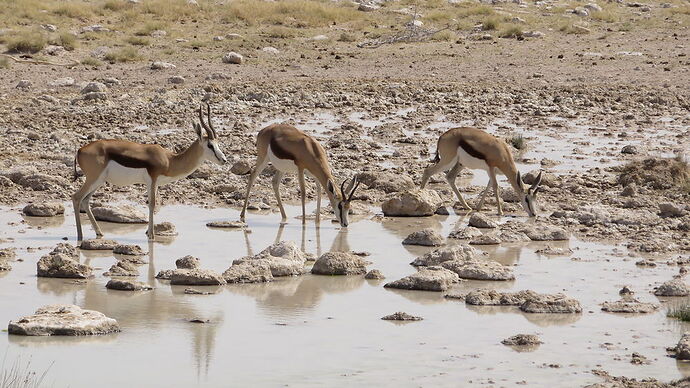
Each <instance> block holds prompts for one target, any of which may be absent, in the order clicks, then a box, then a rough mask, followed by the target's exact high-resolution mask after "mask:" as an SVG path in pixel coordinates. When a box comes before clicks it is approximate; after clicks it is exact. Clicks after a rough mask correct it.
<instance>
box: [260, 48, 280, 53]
mask: <svg viewBox="0 0 690 388" xmlns="http://www.w3.org/2000/svg"><path fill="white" fill-rule="evenodd" d="M261 51H263V52H265V53H269V54H274V55H275V54H280V50H278V49H277V48H275V47H264V48H262V49H261Z"/></svg>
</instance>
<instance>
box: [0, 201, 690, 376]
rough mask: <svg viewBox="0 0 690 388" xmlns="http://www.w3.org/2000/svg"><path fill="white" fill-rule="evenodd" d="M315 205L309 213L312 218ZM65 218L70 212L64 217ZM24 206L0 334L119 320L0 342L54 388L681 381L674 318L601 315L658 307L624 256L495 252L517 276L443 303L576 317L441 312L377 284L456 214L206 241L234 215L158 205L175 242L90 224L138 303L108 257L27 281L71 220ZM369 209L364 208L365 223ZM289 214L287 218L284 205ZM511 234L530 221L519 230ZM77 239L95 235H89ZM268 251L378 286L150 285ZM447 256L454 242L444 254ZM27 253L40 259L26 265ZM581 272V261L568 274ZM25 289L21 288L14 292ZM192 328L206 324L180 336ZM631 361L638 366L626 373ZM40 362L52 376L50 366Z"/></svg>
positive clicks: (16, 225)
mask: <svg viewBox="0 0 690 388" xmlns="http://www.w3.org/2000/svg"><path fill="white" fill-rule="evenodd" d="M313 207H314V204H313V203H312V204H310V208H311V209H313ZM68 208H69V207H68ZM19 209H20V208H11V209H10V208H2V209H0V214H1V223H2V227H1V228H0V238H8V237H12V238H14V241H11V242H9V243H4V244H1V245H0V247H8V246H14V247H17V248H18V256H19V257H20V258H21V259H23V261H22V262H14V263H13V267H14V269H13V270H12V271H11V272H9V273H7V274H5V275H4V276H2V277H1V278H0V322H3V324H4V323H6V322H8V321H9V320H12V319H17V318H19V317H21V316H24V315H28V314H31V313H32V312H33V311H34V310H35V309H36V308H38V307H40V306H43V305H46V304H51V303H73V304H77V305H79V306H81V307H83V308H86V309H94V310H98V311H101V312H103V313H105V314H106V315H108V316H110V317H113V318H115V319H117V320H118V321H119V323H120V325H121V328H122V332H121V333H119V334H116V335H107V336H98V337H88V338H87V337H80V338H75V337H62V338H59V337H22V336H14V335H7V334H6V333H5V335H0V349H6V350H5V351H4V352H3V353H5V354H6V356H5V357H6V359H7V360H15V359H16V358H17V357H21V359H22V360H27V359H30V360H31V367H32V368H33V369H34V370H36V371H38V372H39V373H40V372H42V371H43V370H45V369H48V368H50V369H49V371H48V374H47V378H46V382H48V383H49V384H53V385H52V386H55V387H62V386H70V387H93V386H94V384H95V382H98V384H99V385H106V386H115V385H123V384H131V383H132V382H134V381H136V384H137V385H140V386H168V387H182V386H190V385H192V386H208V387H217V386H229V385H232V386H279V385H280V386H282V385H287V386H345V385H352V384H361V383H367V384H380V385H386V386H388V385H398V386H426V385H438V386H466V385H492V386H514V385H515V383H518V382H526V383H527V384H528V385H531V386H581V385H583V384H586V383H591V382H596V381H598V378H597V377H595V376H594V375H593V374H592V373H591V372H590V371H591V370H593V369H603V370H606V371H608V372H610V373H612V374H614V375H625V376H629V377H638V378H642V377H654V378H657V379H662V380H670V379H675V378H680V377H682V376H687V375H690V368H688V367H687V366H686V364H682V363H677V362H676V361H675V360H674V359H672V358H669V357H667V356H666V351H665V348H666V347H668V346H672V345H674V344H675V343H676V342H677V341H678V339H679V338H680V335H681V333H682V332H683V331H684V330H687V329H690V325H688V324H683V323H680V322H678V321H676V320H672V319H669V318H667V317H666V316H665V314H666V310H667V307H668V306H670V305H671V304H678V303H682V302H687V300H685V299H684V298H683V300H681V299H678V298H676V299H673V300H669V301H668V302H666V303H664V304H662V308H661V309H660V310H659V311H658V312H657V313H654V314H648V315H622V314H609V313H604V312H602V311H600V303H602V302H604V301H607V300H617V299H618V290H619V289H620V288H621V287H622V286H623V285H626V284H627V285H631V286H632V288H633V289H634V290H635V291H636V292H637V294H636V296H637V297H638V298H639V299H640V300H642V301H652V302H656V303H658V302H660V301H659V300H658V299H657V298H656V297H654V296H653V295H652V294H650V293H649V291H650V290H651V288H652V287H653V286H654V285H655V284H658V283H659V282H662V281H665V280H668V279H670V278H671V276H672V274H674V273H675V272H676V271H677V270H678V269H677V267H668V266H665V265H661V266H659V267H657V268H656V269H644V268H638V267H636V266H635V264H634V263H635V258H632V257H630V256H629V255H628V253H627V252H626V250H625V248H622V247H620V246H615V245H606V244H597V243H588V242H583V241H579V240H576V239H572V240H571V241H568V242H561V243H553V242H551V243H548V244H547V243H528V244H504V245H501V246H500V247H495V246H494V247H485V248H482V249H483V250H485V251H487V252H489V254H490V258H491V259H493V260H497V261H499V262H501V263H503V264H506V265H513V266H514V270H515V275H516V280H515V281H511V282H488V281H467V282H463V283H461V284H459V285H457V286H456V287H455V289H453V290H452V291H469V290H472V289H475V288H480V287H486V288H495V289H500V290H514V291H517V290H522V289H532V290H535V291H538V292H549V293H555V292H564V293H566V294H567V295H569V296H572V297H575V298H577V299H578V300H580V302H581V303H582V306H583V310H584V311H583V313H582V314H576V315H561V314H524V313H521V312H520V311H519V310H518V309H517V308H515V307H473V306H466V305H465V303H464V302H461V301H457V300H448V299H444V298H443V294H442V293H436V292H424V291H396V290H390V289H384V288H383V284H384V283H385V282H386V281H392V280H395V279H398V278H400V277H403V276H405V275H408V274H411V273H413V272H414V271H415V269H414V268H413V267H412V266H410V265H409V262H410V261H412V260H413V259H414V258H415V257H416V256H418V255H420V254H423V253H425V252H427V251H429V250H430V249H431V248H426V247H410V246H404V245H402V244H401V241H402V239H403V238H404V237H405V236H406V235H407V234H408V233H410V232H412V231H414V230H419V229H421V228H423V227H432V228H434V229H437V230H439V231H440V232H441V233H442V234H444V235H445V234H447V233H448V232H449V231H451V230H452V229H453V228H454V227H455V226H456V225H463V224H465V223H466V218H463V217H462V216H460V215H450V216H434V217H430V218H396V219H383V220H376V219H372V217H359V218H357V219H356V220H355V221H354V222H352V223H351V225H350V227H349V228H348V229H346V230H345V229H341V228H340V227H338V226H337V224H333V223H331V222H322V223H321V225H320V227H318V228H317V227H316V226H315V225H314V223H313V221H310V222H309V223H308V224H307V225H306V226H304V227H303V226H302V225H301V223H300V221H299V220H297V219H294V218H293V219H290V222H289V223H288V224H287V225H285V226H284V227H283V228H280V227H279V226H278V224H279V222H278V221H279V217H280V216H279V215H278V214H275V213H270V212H263V213H261V212H250V214H249V215H248V223H249V229H250V231H251V233H245V232H243V231H241V230H220V229H209V228H207V227H206V226H205V224H206V222H208V221H212V220H221V219H237V218H238V211H237V210H234V209H224V208H217V209H204V208H198V207H192V206H165V207H163V208H162V209H161V210H160V212H159V213H158V214H157V216H156V221H157V222H162V221H171V222H173V223H174V224H175V225H176V227H177V230H178V232H179V236H177V237H175V238H170V239H167V240H161V241H160V242H158V241H157V242H154V243H147V241H146V238H145V235H144V232H145V229H146V226H145V225H117V224H110V223H105V222H103V223H101V225H102V227H103V230H104V233H105V237H106V238H112V239H116V240H117V241H119V242H122V243H131V244H139V245H140V246H142V247H143V248H144V249H145V250H148V251H149V252H150V253H149V254H148V255H147V256H145V257H144V259H145V260H146V261H148V264H145V265H143V266H141V267H140V273H141V275H140V276H139V280H142V281H146V282H148V283H150V284H151V285H153V286H154V287H155V290H153V291H148V292H136V293H129V292H118V291H111V290H107V289H106V288H105V283H106V282H107V281H108V279H109V278H107V277H104V276H102V273H103V272H105V271H106V270H107V269H108V268H109V267H110V265H112V264H113V263H115V261H116V259H115V258H114V257H113V255H112V254H111V253H109V252H94V251H86V252H82V253H81V259H82V261H85V262H88V263H89V264H90V265H92V266H94V267H98V268H100V269H98V270H96V271H94V272H95V275H96V276H95V277H94V278H93V279H90V280H88V281H87V282H84V283H82V282H74V281H72V280H64V279H43V278H37V277H36V275H35V274H36V265H35V263H36V260H37V259H38V258H39V257H40V256H41V255H42V254H45V253H46V252H47V251H49V249H51V248H52V247H53V246H54V245H55V244H56V243H58V242H61V241H62V238H63V237H68V238H69V239H70V242H72V243H74V235H75V232H74V221H73V218H72V215H71V214H68V215H66V216H65V217H54V218H49V219H40V218H28V217H22V216H21V215H20V211H19ZM373 210H376V209H373ZM287 211H288V214H289V215H290V216H296V215H298V214H299V210H298V207H296V206H288V207H287ZM519 219H520V220H525V221H526V222H528V221H527V220H526V218H524V217H519ZM87 223H88V222H87ZM85 233H86V236H87V237H88V236H92V234H93V231H92V230H91V229H90V227H87V228H86V229H85ZM276 239H282V240H291V241H294V242H295V243H297V244H298V245H300V246H303V249H304V250H305V251H306V252H310V253H315V254H318V253H322V252H326V251H329V250H355V251H368V252H370V253H371V256H369V257H368V260H369V261H371V262H373V264H371V265H370V266H369V268H370V269H373V268H376V269H379V270H381V272H382V273H383V274H384V275H385V276H386V277H387V280H384V281H372V280H365V279H364V278H363V277H362V276H342V277H335V276H334V277H331V276H314V275H311V274H306V275H304V276H300V277H294V278H278V279H277V280H276V281H275V282H273V283H268V284H259V285H228V286H223V287H194V288H197V289H200V290H206V291H212V292H214V294H213V295H187V294H184V292H183V291H184V288H186V287H185V286H171V285H169V284H168V282H166V281H158V280H157V279H155V278H154V276H155V274H156V273H157V272H158V271H159V270H162V269H171V268H174V266H175V264H174V262H175V259H177V258H179V257H182V256H184V255H187V254H191V255H194V256H197V257H200V258H201V263H202V267H204V268H209V269H214V270H217V271H223V270H225V269H227V268H228V267H229V266H230V264H231V262H232V260H233V259H236V258H239V257H241V256H243V255H246V254H248V253H257V252H259V251H260V250H262V249H264V248H265V247H267V246H268V245H270V244H271V243H273V242H274V241H275V240H276ZM451 242H452V240H451ZM546 245H551V246H554V247H570V248H571V249H573V251H574V253H573V254H572V255H571V256H569V257H563V256H559V257H545V256H540V255H539V254H536V253H535V250H536V249H539V248H542V247H544V246H546ZM27 247H33V248H39V249H37V250H34V251H32V252H27V250H26V248H27ZM573 258H577V259H579V260H573ZM22 283H23V284H22ZM396 311H405V312H407V313H410V314H413V315H419V316H422V317H424V320H423V321H420V322H411V323H407V324H395V323H392V322H388V321H382V320H381V319H380V318H381V317H382V316H384V315H388V314H391V313H393V312H396ZM192 318H201V319H208V320H210V323H207V324H198V323H190V322H189V320H190V319H192ZM518 333H533V334H538V335H539V336H540V337H541V339H542V341H544V344H543V345H541V346H539V347H537V348H536V349H526V350H529V351H520V349H513V348H511V347H508V346H504V345H502V344H501V340H502V339H504V338H507V337H509V336H512V335H514V334H518ZM633 352H638V353H641V354H642V355H644V356H646V357H647V358H649V359H650V360H651V361H652V363H651V364H650V365H633V364H631V363H630V355H631V354H632V353H633ZM51 364H52V366H51Z"/></svg>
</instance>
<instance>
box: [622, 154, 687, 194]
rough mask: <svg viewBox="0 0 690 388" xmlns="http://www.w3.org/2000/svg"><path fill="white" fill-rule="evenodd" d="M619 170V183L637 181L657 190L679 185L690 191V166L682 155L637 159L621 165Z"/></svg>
mask: <svg viewBox="0 0 690 388" xmlns="http://www.w3.org/2000/svg"><path fill="white" fill-rule="evenodd" d="M619 171H620V173H619V174H618V184H620V185H622V186H627V185H629V184H630V183H635V184H637V185H638V186H646V187H650V188H652V189H655V190H666V189H671V188H674V187H677V188H679V189H680V190H682V191H686V192H688V193H690V190H688V188H690V168H688V163H687V162H686V161H685V160H683V159H682V158H680V157H676V158H673V159H667V158H648V159H644V160H637V161H633V162H630V163H628V164H626V165H625V166H623V167H621V168H620V169H619Z"/></svg>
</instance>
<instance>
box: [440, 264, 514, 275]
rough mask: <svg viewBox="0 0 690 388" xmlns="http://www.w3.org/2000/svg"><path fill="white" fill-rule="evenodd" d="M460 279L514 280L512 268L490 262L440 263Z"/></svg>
mask: <svg viewBox="0 0 690 388" xmlns="http://www.w3.org/2000/svg"><path fill="white" fill-rule="evenodd" d="M441 266H442V267H443V268H446V269H449V270H451V271H453V272H455V273H456V274H458V276H459V277H460V278H461V279H476V280H514V279H515V275H513V270H512V268H510V267H508V266H505V265H503V264H501V263H498V262H496V261H492V260H451V261H444V262H443V263H441Z"/></svg>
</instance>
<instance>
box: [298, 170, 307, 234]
mask: <svg viewBox="0 0 690 388" xmlns="http://www.w3.org/2000/svg"><path fill="white" fill-rule="evenodd" d="M297 176H298V177H299V191H300V197H301V199H302V223H303V224H305V223H306V222H307V210H306V205H305V202H306V200H307V193H306V192H305V186H306V185H305V183H304V169H301V168H300V169H299V171H298V172H297Z"/></svg>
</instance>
